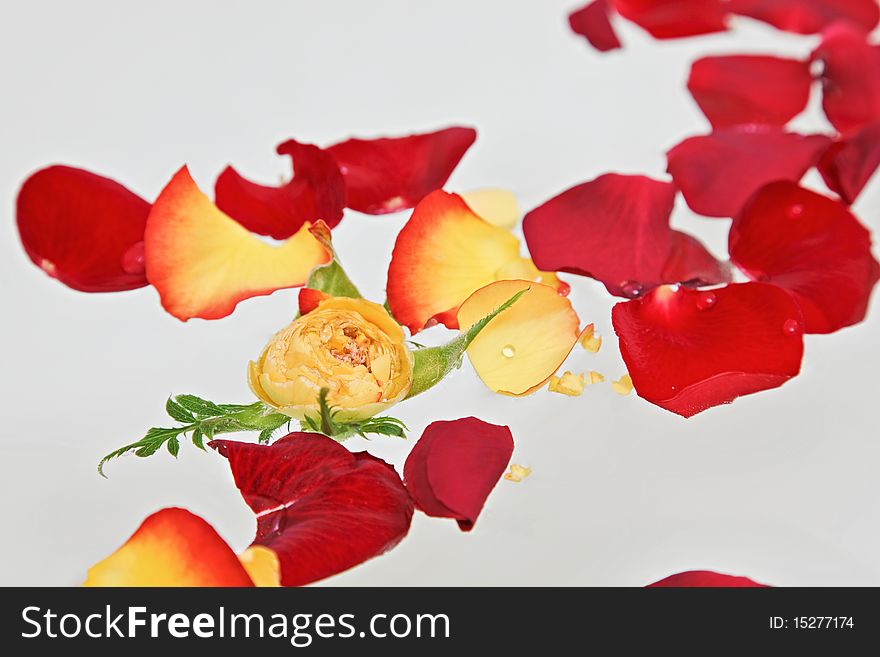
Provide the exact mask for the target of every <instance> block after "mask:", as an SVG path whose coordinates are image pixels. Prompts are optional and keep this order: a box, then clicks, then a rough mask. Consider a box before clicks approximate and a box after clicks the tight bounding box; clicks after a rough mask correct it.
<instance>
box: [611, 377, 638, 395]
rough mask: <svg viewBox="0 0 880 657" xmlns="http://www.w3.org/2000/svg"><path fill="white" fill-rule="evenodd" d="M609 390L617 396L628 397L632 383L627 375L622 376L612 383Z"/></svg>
mask: <svg viewBox="0 0 880 657" xmlns="http://www.w3.org/2000/svg"><path fill="white" fill-rule="evenodd" d="M611 389H612V390H614V392H616V393H617V394H618V395H628V394H629V393H630V392H632V389H633V382H632V379H631V378H630V376H629V374H624V375H623V376H622V377H620V378H619V379H617V381H612V382H611Z"/></svg>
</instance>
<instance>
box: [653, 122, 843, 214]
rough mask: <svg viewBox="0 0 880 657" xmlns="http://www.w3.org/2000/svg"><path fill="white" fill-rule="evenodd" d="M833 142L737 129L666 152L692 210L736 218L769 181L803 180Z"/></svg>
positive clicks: (772, 129)
mask: <svg viewBox="0 0 880 657" xmlns="http://www.w3.org/2000/svg"><path fill="white" fill-rule="evenodd" d="M830 143H831V140H830V139H829V138H828V137H825V136H824V135H806V136H804V135H799V134H795V133H792V132H785V131H783V130H782V129H781V128H778V127H773V126H762V125H755V124H749V125H743V126H734V127H729V128H722V129H720V130H715V131H714V132H712V133H711V134H709V135H702V136H698V137H690V138H688V139H685V140H684V141H683V142H681V143H680V144H678V145H677V146H675V147H674V148H673V149H672V150H670V151H669V153H667V162H668V170H669V173H670V175H671V176H672V178H673V180H674V181H675V184H676V185H678V188H679V189H680V190H681V193H682V195H684V198H685V200H686V201H687V204H688V205H689V206H690V208H691V209H692V210H693V211H694V212H696V213H698V214H702V215H705V216H707V217H732V216H734V215H735V214H736V213H737V212H739V211H740V209H741V208H742V206H743V205H744V204H745V202H746V201H747V200H748V199H749V197H750V196H751V195H752V194H754V193H755V192H756V191H758V190H759V189H760V188H761V187H763V186H764V185H766V184H767V183H769V182H773V181H774V180H793V181H798V180H800V179H801V178H802V177H803V175H804V174H805V173H806V172H807V170H808V169H810V168H811V167H813V166H815V165H816V164H817V163H818V162H819V159H820V158H821V157H822V154H823V153H824V152H825V150H826V149H827V148H828V146H829V144H830Z"/></svg>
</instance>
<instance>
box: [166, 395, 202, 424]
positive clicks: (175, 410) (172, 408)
mask: <svg viewBox="0 0 880 657" xmlns="http://www.w3.org/2000/svg"><path fill="white" fill-rule="evenodd" d="M165 411H166V412H167V413H168V415H170V416H171V417H173V418H174V419H175V420H177V421H178V422H183V423H184V424H191V423H193V422H195V421H196V419H195V418H194V417H193V415H192V413H190V412H189V411H188V410H186V409H185V408H184V407H183V406H181V405H180V404H179V403H177V402H176V401H174V400H173V399H172V398H171V397H169V398H168V401H167V402H165Z"/></svg>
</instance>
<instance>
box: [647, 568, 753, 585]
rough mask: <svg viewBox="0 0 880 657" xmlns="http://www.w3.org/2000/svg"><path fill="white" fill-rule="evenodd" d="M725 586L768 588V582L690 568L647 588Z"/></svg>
mask: <svg viewBox="0 0 880 657" xmlns="http://www.w3.org/2000/svg"><path fill="white" fill-rule="evenodd" d="M711 586H714V587H725V588H750V587H760V588H766V587H767V586H768V585H767V584H758V582H755V581H754V580H751V579H749V578H748V577H739V576H737V575H724V574H722V573H715V572H712V571H711V570H688V571H686V572H683V573H676V574H675V575H670V576H669V577H664V578H663V579H661V580H660V581H659V582H654V583H653V584H648V586H647V588H663V587H711Z"/></svg>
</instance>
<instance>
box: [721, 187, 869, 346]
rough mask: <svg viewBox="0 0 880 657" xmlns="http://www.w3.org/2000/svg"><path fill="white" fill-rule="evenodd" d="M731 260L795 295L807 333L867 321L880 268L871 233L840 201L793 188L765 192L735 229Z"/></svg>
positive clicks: (740, 217)
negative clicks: (873, 252) (871, 297)
mask: <svg viewBox="0 0 880 657" xmlns="http://www.w3.org/2000/svg"><path fill="white" fill-rule="evenodd" d="M728 249H729V251H730V257H731V260H732V261H733V262H734V264H736V265H737V266H738V267H739V268H740V269H742V270H743V271H744V272H746V273H747V274H748V275H749V276H750V277H752V278H754V279H756V280H760V281H765V282H768V283H773V284H774V285H778V286H780V287H782V288H784V289H785V290H787V291H788V292H790V293H791V294H792V295H794V297H795V299H796V300H797V302H798V304H799V305H800V307H801V311H802V312H803V315H804V324H805V328H806V332H807V333H831V332H832V331H836V330H838V329H840V328H843V327H844V326H849V325H851V324H855V323H857V322H860V321H861V320H862V319H864V317H865V313H866V312H867V309H868V299H869V297H870V295H871V290H872V289H873V287H874V284H875V283H876V282H877V277H878V271H880V265H878V264H877V261H876V260H874V257H873V256H872V255H871V234H870V233H869V232H868V230H867V229H866V228H865V227H864V226H862V225H861V224H860V223H859V221H858V219H856V218H855V217H854V216H853V215H852V214H851V213H850V212H849V210H848V209H847V207H846V206H845V205H844V204H843V203H841V202H840V201H837V200H834V199H830V198H827V197H825V196H822V195H821V194H817V193H815V192H812V191H810V190H808V189H804V188H802V187H800V186H798V185H797V184H796V183H792V182H776V183H772V184H770V185H767V186H766V187H764V188H763V189H762V190H761V191H759V192H758V193H757V194H756V195H755V196H754V198H752V200H751V201H749V203H748V204H747V205H746V206H745V207H744V208H743V211H742V212H741V213H740V214H739V215H738V216H737V217H736V218H735V219H734V221H733V224H732V225H731V228H730V237H729V243H728Z"/></svg>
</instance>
